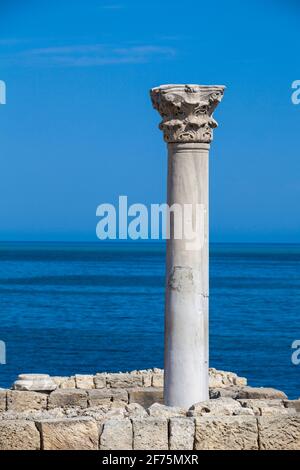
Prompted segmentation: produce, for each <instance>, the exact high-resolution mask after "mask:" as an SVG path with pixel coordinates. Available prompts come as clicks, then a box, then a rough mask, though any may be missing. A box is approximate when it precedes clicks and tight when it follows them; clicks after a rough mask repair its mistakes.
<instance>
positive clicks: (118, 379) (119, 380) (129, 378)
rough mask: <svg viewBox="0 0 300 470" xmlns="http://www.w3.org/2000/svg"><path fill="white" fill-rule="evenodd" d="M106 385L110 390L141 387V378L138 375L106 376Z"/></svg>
mask: <svg viewBox="0 0 300 470" xmlns="http://www.w3.org/2000/svg"><path fill="white" fill-rule="evenodd" d="M106 385H107V386H108V387H111V388H131V387H142V386H143V376H142V375H139V374H129V373H128V374H121V373H119V374H108V375H107V378H106Z"/></svg>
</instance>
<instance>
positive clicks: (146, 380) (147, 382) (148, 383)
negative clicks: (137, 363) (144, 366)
mask: <svg viewBox="0 0 300 470" xmlns="http://www.w3.org/2000/svg"><path fill="white" fill-rule="evenodd" d="M143 387H152V372H145V373H144V374H143Z"/></svg>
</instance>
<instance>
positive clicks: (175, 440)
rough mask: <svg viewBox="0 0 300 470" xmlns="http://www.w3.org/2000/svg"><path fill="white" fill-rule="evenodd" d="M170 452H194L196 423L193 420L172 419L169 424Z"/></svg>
mask: <svg viewBox="0 0 300 470" xmlns="http://www.w3.org/2000/svg"><path fill="white" fill-rule="evenodd" d="M169 429H170V438H169V446H170V450H193V448H194V438H195V421H194V419H192V418H184V417H181V418H171V419H170V422H169Z"/></svg>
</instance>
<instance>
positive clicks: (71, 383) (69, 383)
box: [59, 377, 76, 388]
mask: <svg viewBox="0 0 300 470" xmlns="http://www.w3.org/2000/svg"><path fill="white" fill-rule="evenodd" d="M59 388H76V384H75V377H65V379H64V380H62V381H61V383H60V385H59Z"/></svg>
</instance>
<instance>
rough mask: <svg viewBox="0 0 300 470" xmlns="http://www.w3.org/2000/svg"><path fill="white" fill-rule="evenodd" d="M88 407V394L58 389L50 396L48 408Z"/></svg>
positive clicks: (76, 390) (81, 391)
mask: <svg viewBox="0 0 300 470" xmlns="http://www.w3.org/2000/svg"><path fill="white" fill-rule="evenodd" d="M74 406H76V407H77V406H78V407H79V408H86V407H87V393H86V392H85V391H84V390H78V389H57V390H55V391H54V392H52V393H51V394H50V396H49V403H48V408H49V409H50V408H58V407H61V408H71V407H74Z"/></svg>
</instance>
